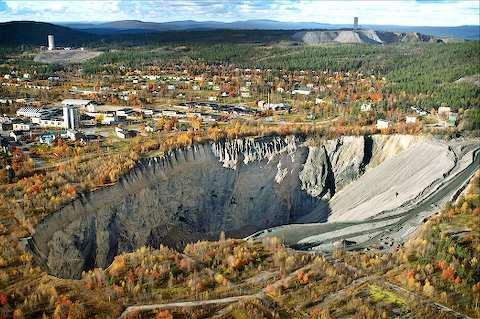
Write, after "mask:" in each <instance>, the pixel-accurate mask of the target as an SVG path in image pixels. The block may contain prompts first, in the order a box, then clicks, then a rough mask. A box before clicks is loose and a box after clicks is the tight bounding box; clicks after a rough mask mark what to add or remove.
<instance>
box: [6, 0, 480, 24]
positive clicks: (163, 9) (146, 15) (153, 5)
mask: <svg viewBox="0 0 480 319" xmlns="http://www.w3.org/2000/svg"><path fill="white" fill-rule="evenodd" d="M479 7H480V5H479V1H478V0H473V1H469V0H464V1H456V0H406V1H391V0H390V1H379V0H374V1H348V0H344V1H326V0H270V1H269V0H136V1H133V0H0V21H12V20H35V21H45V22H67V21H79V22H87V21H113V20H124V19H136V20H142V21H155V22H165V21H176V20H198V21H205V20H215V21H225V22H229V21H236V20H247V19H273V20H279V21H295V22H300V21H304V22H307V21H308V22H321V23H333V24H343V23H351V21H352V17H353V16H359V17H360V24H397V25H417V26H418V25H423V26H425V25H429V26H455V25H466V24H475V25H479V24H480V18H479V16H480V10H479Z"/></svg>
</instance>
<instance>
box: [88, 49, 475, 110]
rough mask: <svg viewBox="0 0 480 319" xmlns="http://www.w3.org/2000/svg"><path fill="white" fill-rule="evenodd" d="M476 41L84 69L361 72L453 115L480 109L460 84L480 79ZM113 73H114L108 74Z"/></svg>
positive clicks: (124, 61) (112, 56)
mask: <svg viewBox="0 0 480 319" xmlns="http://www.w3.org/2000/svg"><path fill="white" fill-rule="evenodd" d="M479 53H480V42H479V41H468V42H463V43H449V44H448V43H447V44H445V43H443V44H438V43H435V44H433V43H428V44H399V45H387V46H371V45H348V44H343V45H323V46H291V45H271V46H269V45H258V44H238V43H236V44H234V43H223V44H215V45H206V44H191V45H188V46H184V47H182V49H181V50H172V49H171V48H164V49H163V50H162V49H159V48H155V49H152V48H151V47H141V48H128V49H123V50H112V51H109V52H106V53H105V54H103V55H101V56H100V57H98V58H96V59H94V60H91V61H89V62H88V63H87V64H86V65H85V72H87V73H90V74H92V73H97V72H102V71H106V70H108V68H112V67H114V66H115V65H123V66H131V67H133V66H135V68H142V67H143V66H148V65H152V64H162V63H166V62H176V61H177V62H180V61H185V60H186V59H187V60H191V63H195V61H201V62H204V63H208V64H213V65H217V64H227V65H235V66H238V67H243V68H264V69H267V68H268V69H272V70H273V71H277V72H280V71H281V70H289V71H298V70H316V71H324V70H327V71H330V72H361V73H363V74H371V75H376V76H381V77H385V78H386V79H387V80H388V85H387V86H385V88H384V92H383V93H384V94H391V93H392V94H397V95H402V94H403V95H405V94H406V95H408V99H407V100H406V101H405V102H404V103H405V105H407V104H410V105H411V104H416V105H419V106H422V107H424V108H426V109H430V108H432V107H435V108H437V107H438V106H441V105H448V106H451V107H453V108H454V109H460V108H471V107H476V106H478V105H479V104H480V88H479V87H478V85H475V84H472V83H470V82H468V81H463V82H461V83H460V82H457V81H458V80H459V79H461V78H463V77H466V76H471V75H478V74H480V64H479V63H478V58H479ZM111 71H113V70H111Z"/></svg>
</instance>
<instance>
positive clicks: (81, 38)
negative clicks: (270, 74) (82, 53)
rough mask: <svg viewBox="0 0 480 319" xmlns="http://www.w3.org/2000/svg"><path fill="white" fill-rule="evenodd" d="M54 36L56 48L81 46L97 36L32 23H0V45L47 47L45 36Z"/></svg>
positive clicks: (45, 24) (47, 24) (52, 25)
mask: <svg viewBox="0 0 480 319" xmlns="http://www.w3.org/2000/svg"><path fill="white" fill-rule="evenodd" d="M49 34H53V35H55V44H56V45H58V46H75V45H81V44H82V43H86V42H88V41H91V40H94V39H96V38H97V37H98V36H97V35H95V34H90V33H88V32H84V31H79V30H77V29H71V28H68V27H64V26H58V25H55V24H51V23H44V22H34V21H13V22H5V23H0V45H38V46H40V45H47V35H49Z"/></svg>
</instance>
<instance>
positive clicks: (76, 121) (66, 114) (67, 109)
mask: <svg viewBox="0 0 480 319" xmlns="http://www.w3.org/2000/svg"><path fill="white" fill-rule="evenodd" d="M63 122H64V126H65V128H66V129H67V130H76V129H78V128H79V127H80V110H79V109H78V106H72V105H66V106H64V107H63Z"/></svg>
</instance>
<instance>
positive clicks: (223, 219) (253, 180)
mask: <svg viewBox="0 0 480 319" xmlns="http://www.w3.org/2000/svg"><path fill="white" fill-rule="evenodd" d="M433 159H435V160H433ZM456 161H457V159H456V157H455V154H454V153H453V151H451V149H450V148H449V146H448V145H447V144H446V143H443V142H441V141H436V140H432V139H427V138H423V137H415V136H406V135H391V136H382V135H374V136H345V137H340V138H337V139H333V140H327V141H323V142H315V141H312V140H311V139H309V138H305V137H299V136H287V137H276V136H275V137H262V138H245V139H238V140H229V141H221V142H210V143H205V144H199V145H192V146H190V147H187V148H184V149H180V150H176V151H172V152H171V153H169V154H167V155H165V156H163V157H156V158H145V159H142V160H141V161H139V162H138V164H137V165H136V166H135V168H134V169H133V170H132V171H130V172H129V173H128V174H127V175H125V176H124V177H122V178H121V179H120V180H119V181H118V183H116V184H115V185H112V186H109V187H106V188H102V189H99V190H96V191H94V192H91V193H88V194H84V195H82V196H80V197H79V198H78V199H76V200H75V201H73V202H72V203H70V204H67V205H66V206H64V207H63V208H61V209H60V210H59V211H57V212H56V213H54V214H52V215H50V216H48V217H47V218H46V219H45V220H43V221H42V223H40V224H39V225H38V226H37V228H36V231H35V234H34V235H33V237H32V239H31V241H30V243H29V246H30V248H31V250H32V251H33V253H34V256H35V260H36V262H37V263H38V264H39V265H40V266H41V267H42V268H43V269H45V270H46V271H47V272H49V273H50V274H52V275H55V276H58V277H63V278H79V277H80V276H81V273H82V271H87V270H90V269H92V268H94V267H107V266H108V265H109V264H110V263H111V262H112V260H113V259H114V257H115V256H117V255H118V254H121V253H123V252H129V251H133V250H135V249H137V248H139V247H141V246H145V245H148V246H152V247H159V246H160V245H166V246H169V247H173V248H176V249H182V248H183V247H184V246H185V245H186V244H187V243H189V242H193V241H197V240H202V239H217V238H218V236H219V234H220V233H221V232H222V231H224V232H225V233H226V234H227V236H231V237H237V238H243V237H246V236H248V235H250V234H252V233H255V232H258V231H262V230H264V229H268V228H271V227H275V226H281V225H289V224H305V227H308V225H314V224H318V223H322V224H324V223H325V225H329V223H330V222H345V223H348V222H355V221H359V220H365V219H368V218H372V217H373V216H376V215H377V214H379V213H381V212H384V211H389V210H393V209H396V208H398V207H400V206H401V205H403V204H405V203H407V202H409V201H412V200H415V198H417V197H418V196H419V194H421V193H424V192H425V190H426V189H429V187H432V185H433V184H435V183H436V182H438V181H440V180H441V179H443V176H444V174H448V173H449V172H450V171H451V170H452V169H453V168H454V167H455V165H456ZM300 240H301V238H298V239H295V241H293V242H292V240H290V242H291V243H292V244H294V243H296V242H297V241H300ZM286 242H287V243H288V242H289V240H288V238H286Z"/></svg>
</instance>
